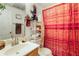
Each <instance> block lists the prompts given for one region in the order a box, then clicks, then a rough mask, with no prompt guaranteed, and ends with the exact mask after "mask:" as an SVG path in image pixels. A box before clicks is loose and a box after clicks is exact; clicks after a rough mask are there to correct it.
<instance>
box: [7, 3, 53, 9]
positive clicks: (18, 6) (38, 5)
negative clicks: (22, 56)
mask: <svg viewBox="0 0 79 59" xmlns="http://www.w3.org/2000/svg"><path fill="white" fill-rule="evenodd" d="M7 4H8V5H10V6H13V7H16V8H19V9H22V10H25V5H26V4H27V3H7ZM29 4H32V3H29ZM35 4H36V5H37V8H40V9H41V8H44V7H46V6H50V5H52V3H35ZM28 8H29V7H28Z"/></svg>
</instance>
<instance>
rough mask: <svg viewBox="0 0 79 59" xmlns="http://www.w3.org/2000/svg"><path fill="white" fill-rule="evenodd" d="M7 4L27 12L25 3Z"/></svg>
mask: <svg viewBox="0 0 79 59" xmlns="http://www.w3.org/2000/svg"><path fill="white" fill-rule="evenodd" d="M6 4H8V5H10V6H13V7H16V8H19V9H21V10H25V3H6Z"/></svg>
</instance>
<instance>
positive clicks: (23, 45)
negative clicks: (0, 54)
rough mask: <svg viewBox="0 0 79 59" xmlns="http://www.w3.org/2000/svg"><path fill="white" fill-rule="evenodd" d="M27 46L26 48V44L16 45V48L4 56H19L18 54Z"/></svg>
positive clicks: (9, 50)
mask: <svg viewBox="0 0 79 59" xmlns="http://www.w3.org/2000/svg"><path fill="white" fill-rule="evenodd" d="M25 46H26V45H25V44H20V45H16V46H14V47H12V48H10V49H8V50H7V51H6V52H5V53H4V55H17V54H19V53H20V52H19V51H20V50H21V49H22V48H23V47H25Z"/></svg>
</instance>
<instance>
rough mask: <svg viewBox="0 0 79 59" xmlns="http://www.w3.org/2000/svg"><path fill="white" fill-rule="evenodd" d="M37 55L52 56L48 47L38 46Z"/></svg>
mask: <svg viewBox="0 0 79 59" xmlns="http://www.w3.org/2000/svg"><path fill="white" fill-rule="evenodd" d="M38 55H39V56H52V51H51V50H50V49H48V48H39V49H38Z"/></svg>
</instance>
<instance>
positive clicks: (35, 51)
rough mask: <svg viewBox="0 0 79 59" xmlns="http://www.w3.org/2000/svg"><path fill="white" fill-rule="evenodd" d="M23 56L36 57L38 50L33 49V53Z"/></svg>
mask: <svg viewBox="0 0 79 59" xmlns="http://www.w3.org/2000/svg"><path fill="white" fill-rule="evenodd" d="M25 56H38V48H36V49H34V50H33V51H31V52H30V53H28V54H26V55H25Z"/></svg>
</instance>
